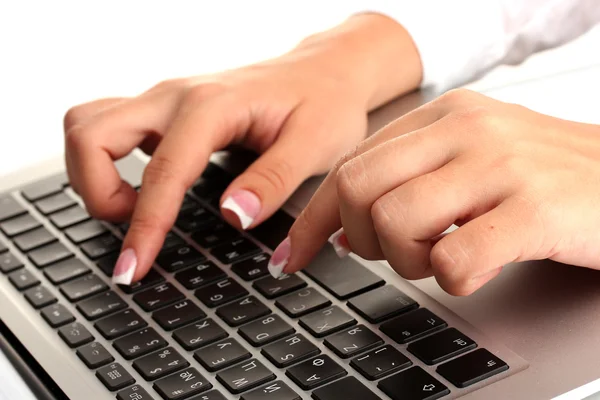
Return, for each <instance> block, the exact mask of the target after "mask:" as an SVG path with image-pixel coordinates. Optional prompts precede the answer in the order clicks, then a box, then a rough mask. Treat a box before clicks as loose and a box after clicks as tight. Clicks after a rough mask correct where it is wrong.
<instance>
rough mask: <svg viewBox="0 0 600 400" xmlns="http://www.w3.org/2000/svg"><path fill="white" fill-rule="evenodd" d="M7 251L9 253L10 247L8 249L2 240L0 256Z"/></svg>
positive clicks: (0, 242)
mask: <svg viewBox="0 0 600 400" xmlns="http://www.w3.org/2000/svg"><path fill="white" fill-rule="evenodd" d="M5 251H8V247H6V244H4V243H3V242H2V241H1V240H0V254H2V253H4V252H5Z"/></svg>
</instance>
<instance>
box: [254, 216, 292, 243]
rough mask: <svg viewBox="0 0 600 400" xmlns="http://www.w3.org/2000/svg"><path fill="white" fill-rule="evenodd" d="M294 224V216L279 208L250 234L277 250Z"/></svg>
mask: <svg viewBox="0 0 600 400" xmlns="http://www.w3.org/2000/svg"><path fill="white" fill-rule="evenodd" d="M293 224H294V218H292V217H290V215H289V214H287V213H285V212H283V211H281V210H279V211H277V212H275V214H273V215H272V216H271V217H270V218H269V219H267V220H266V221H264V222H262V223H261V224H260V225H259V226H257V227H256V228H254V229H252V230H250V231H249V232H250V234H251V235H252V236H253V237H255V238H256V239H258V240H259V241H260V242H261V243H262V244H264V245H265V246H267V247H268V248H270V249H271V250H275V248H276V247H277V246H279V243H281V242H283V240H284V239H285V238H286V237H287V235H288V232H289V231H290V228H291V227H292V225H293Z"/></svg>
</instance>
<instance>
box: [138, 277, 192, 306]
mask: <svg viewBox="0 0 600 400" xmlns="http://www.w3.org/2000/svg"><path fill="white" fill-rule="evenodd" d="M184 298H185V296H184V295H183V293H181V292H180V291H179V290H177V288H176V287H175V286H173V285H172V284H171V283H169V282H165V283H163V284H160V285H158V286H154V287H153V288H150V289H146V290H144V291H143V292H139V293H138V294H136V295H135V296H133V301H135V302H136V303H137V304H138V305H139V306H140V307H142V308H143V309H144V311H154V310H157V309H159V308H161V307H164V306H167V305H169V304H173V303H175V302H177V301H179V300H182V299H184Z"/></svg>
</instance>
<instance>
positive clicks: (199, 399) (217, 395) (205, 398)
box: [190, 390, 227, 400]
mask: <svg viewBox="0 0 600 400" xmlns="http://www.w3.org/2000/svg"><path fill="white" fill-rule="evenodd" d="M190 400H227V399H226V398H225V396H223V394H222V393H221V392H219V391H218V390H211V391H210V392H206V393H202V394H201V395H199V396H196V397H194V398H192V399H190Z"/></svg>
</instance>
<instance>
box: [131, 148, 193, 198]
mask: <svg viewBox="0 0 600 400" xmlns="http://www.w3.org/2000/svg"><path fill="white" fill-rule="evenodd" d="M188 176H189V174H187V173H185V171H181V170H179V168H178V167H177V165H176V164H175V163H174V162H173V160H171V159H170V158H168V157H164V156H160V155H155V156H154V157H152V159H151V160H150V162H149V163H148V165H146V168H145V170H144V175H143V178H142V186H144V185H148V186H164V185H170V186H172V185H176V186H179V188H178V189H180V190H181V191H185V190H187V188H188V187H190V186H191V185H192V183H193V180H192V179H189V178H188Z"/></svg>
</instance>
